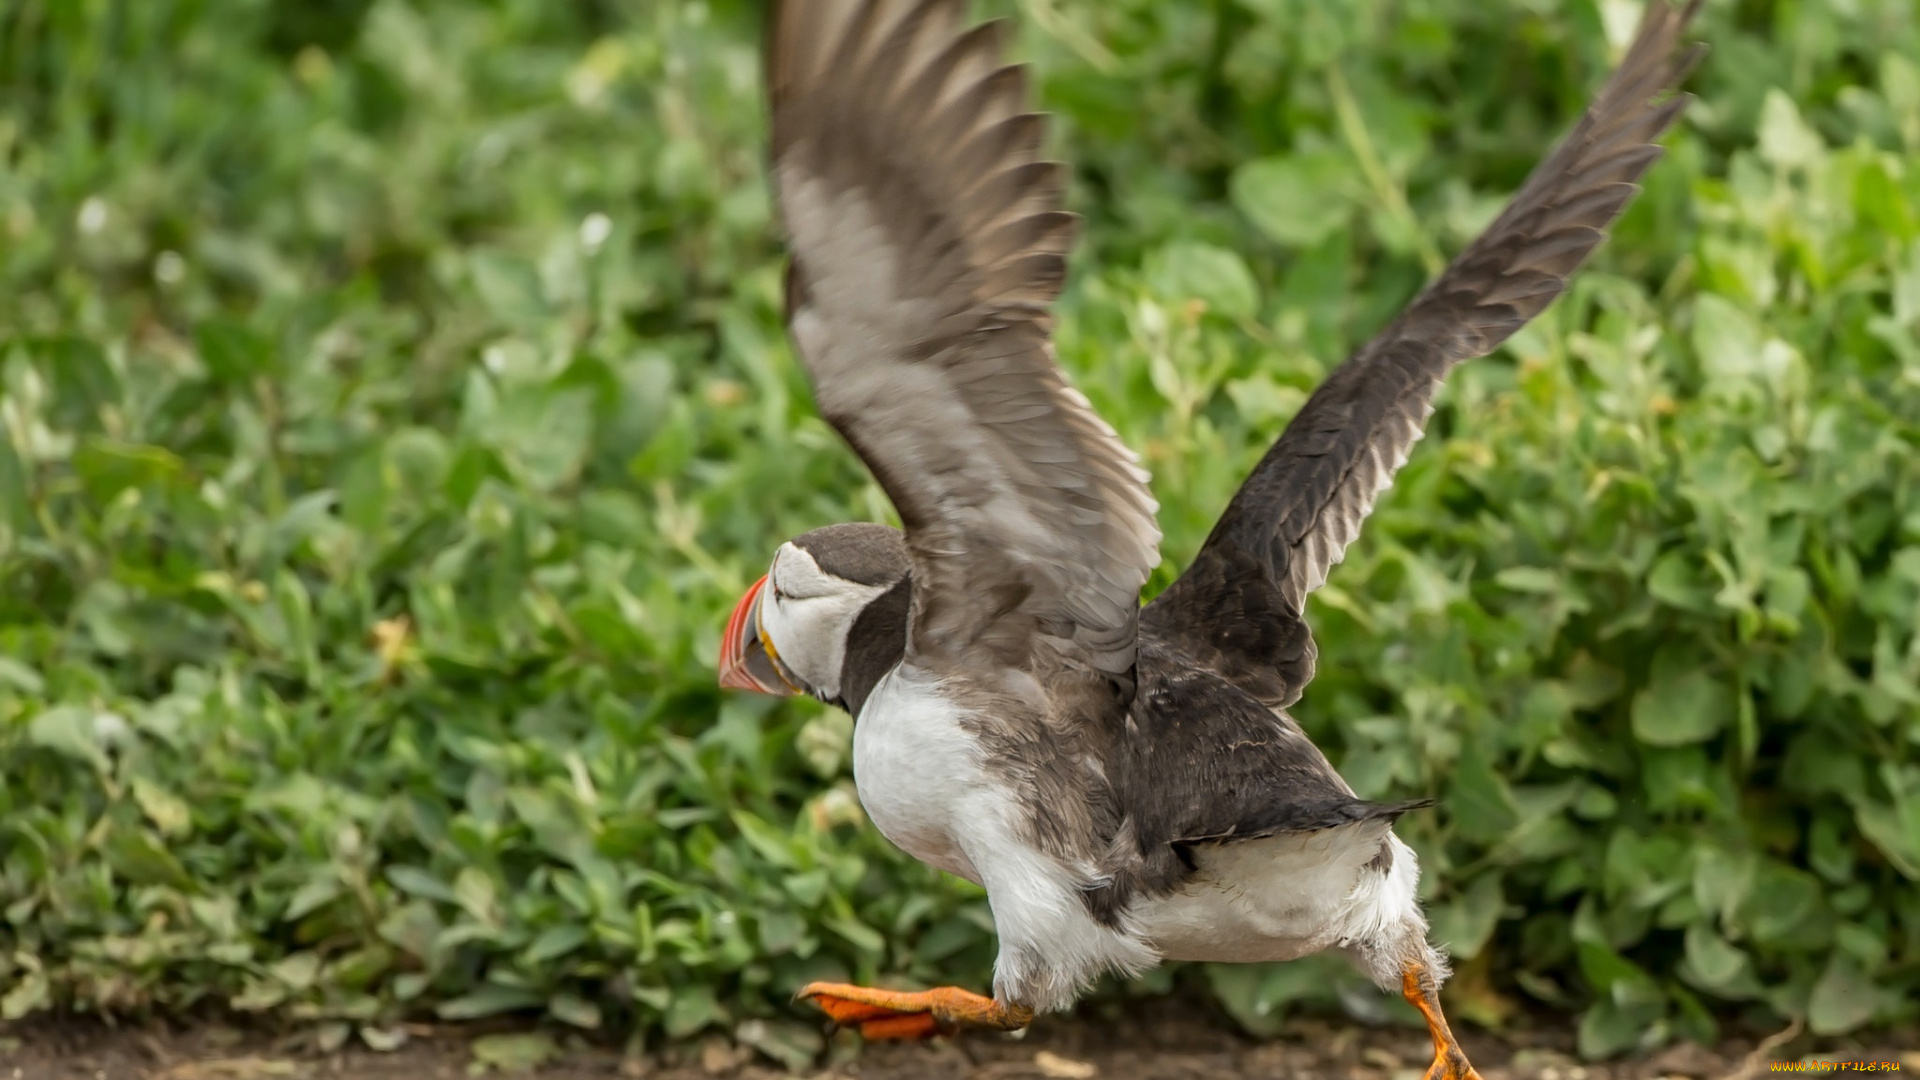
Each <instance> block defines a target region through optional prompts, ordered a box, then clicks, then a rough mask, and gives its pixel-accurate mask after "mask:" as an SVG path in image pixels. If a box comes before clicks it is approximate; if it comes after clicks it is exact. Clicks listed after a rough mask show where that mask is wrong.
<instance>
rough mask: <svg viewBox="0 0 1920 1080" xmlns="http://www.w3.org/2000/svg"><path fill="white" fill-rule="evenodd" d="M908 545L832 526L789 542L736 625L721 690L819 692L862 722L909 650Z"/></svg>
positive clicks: (727, 643)
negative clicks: (871, 699)
mask: <svg viewBox="0 0 1920 1080" xmlns="http://www.w3.org/2000/svg"><path fill="white" fill-rule="evenodd" d="M910 567H911V563H910V562H909V561H908V558H907V542H906V539H905V538H904V537H903V536H901V534H900V532H899V530H897V529H890V528H888V527H886V526H885V525H870V524H864V523H861V524H849V525H829V526H827V527H826V528H824V529H815V530H813V531H812V532H809V533H803V534H802V535H800V536H797V537H795V538H793V539H792V540H789V541H787V542H786V543H784V544H782V545H780V549H779V550H778V551H776V552H774V555H773V565H772V566H771V567H769V568H768V570H767V573H766V575H765V576H763V577H762V578H761V579H760V580H759V581H756V582H754V583H753V584H752V586H750V587H749V588H748V589H747V593H746V595H745V596H743V597H741V598H740V603H739V605H738V606H736V607H735V608H734V609H733V617H732V618H730V619H728V620H727V630H726V634H725V635H724V636H722V638H721V639H720V663H719V668H720V685H721V686H725V687H731V688H733V689H737V690H756V691H759V692H760V693H763V694H811V695H812V696H814V697H816V698H819V699H820V700H821V701H825V702H829V703H831V704H835V705H839V706H840V707H841V708H844V709H846V710H847V711H848V712H851V713H854V714H855V715H858V714H859V712H860V706H861V705H862V704H863V703H864V702H865V701H866V698H867V694H868V693H869V692H870V691H872V689H873V686H874V684H875V683H877V682H878V681H879V680H880V677H881V676H882V675H885V674H886V673H887V672H888V671H890V670H892V668H893V666H894V664H896V663H898V662H899V660H900V657H901V656H902V655H903V654H904V652H905V650H906V642H907V609H908V603H909V598H910V581H909V578H908V571H909V569H910Z"/></svg>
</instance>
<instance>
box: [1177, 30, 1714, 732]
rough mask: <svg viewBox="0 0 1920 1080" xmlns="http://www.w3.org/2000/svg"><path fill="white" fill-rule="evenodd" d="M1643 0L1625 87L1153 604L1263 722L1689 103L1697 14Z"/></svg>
mask: <svg viewBox="0 0 1920 1080" xmlns="http://www.w3.org/2000/svg"><path fill="white" fill-rule="evenodd" d="M1699 6H1700V3H1699V0H1692V2H1691V3H1689V4H1688V5H1687V6H1686V7H1685V8H1684V9H1681V8H1675V7H1673V6H1671V5H1670V4H1669V3H1668V2H1667V0H1650V3H1649V4H1648V7H1647V13H1646V15H1645V17H1644V19H1643V20H1642V22H1641V25H1640V31H1639V33H1638V35H1637V36H1636V37H1635V39H1634V41H1633V44H1632V46H1631V47H1630V48H1629V49H1628V50H1627V55H1626V58H1625V59H1624V60H1623V61H1622V62H1621V65H1620V68H1619V70H1618V71H1616V72H1614V74H1613V77H1612V78H1611V79H1610V80H1608V82H1607V85H1606V86H1605V87H1604V88H1603V89H1602V90H1601V91H1600V96H1599V98H1598V99H1597V100H1596V101H1595V102H1594V103H1593V104H1592V106H1590V107H1589V108H1588V109H1587V112H1586V115H1585V116H1584V117H1582V118H1581V120H1580V123H1579V125H1578V126H1577V127H1575V128H1574V129H1573V133H1572V134H1571V135H1569V136H1568V137H1567V139H1566V141H1565V142H1563V143H1562V144H1561V145H1560V147H1559V148H1558V149H1556V150H1555V151H1554V152H1553V154H1552V155H1551V156H1549V157H1548V158H1547V159H1546V160H1545V161H1543V162H1541V163H1540V165H1539V166H1538V167H1536V168H1535V169H1534V171H1533V175H1531V176H1529V177H1528V178H1527V182H1526V183H1525V185H1523V186H1522V187H1521V188H1520V191H1519V193H1518V194H1516V195H1515V196H1514V197H1513V201H1512V202H1510V203H1509V204H1508V205H1507V208H1506V209H1505V210H1504V211H1502V212H1501V214H1500V216H1499V217H1498V218H1496V219H1494V222H1493V224H1492V225H1490V226H1488V227H1487V230H1486V231H1485V232H1483V233H1482V234H1481V235H1480V237H1479V239H1477V240H1475V241H1474V242H1473V244H1472V245H1471V246H1469V247H1468V248H1467V250H1466V251H1464V252H1462V253H1461V254H1460V256H1459V257H1458V258H1456V259H1455V260H1454V261H1453V263H1452V264H1451V265H1449V266H1448V267H1447V268H1446V270H1445V271H1444V272H1442V273H1441V275H1440V276H1439V278H1437V279H1435V280H1434V282H1433V283H1432V284H1431V285H1429V286H1427V288H1426V290H1425V291H1423V292H1422V293H1421V294H1420V295H1419V296H1417V297H1415V298H1414V300H1413V302H1412V303H1411V304H1409V305H1408V306H1407V308H1406V310H1405V311H1403V312H1401V314H1400V316H1399V317H1398V318H1396V319H1395V320H1394V321H1393V322H1392V323H1391V324H1390V325H1388V326H1387V328H1386V329H1385V330H1383V331H1381V332H1380V334H1379V336H1377V337H1375V338H1374V339H1373V340H1372V341H1371V342H1368V343H1367V345H1366V346H1365V347H1364V348H1362V349H1361V350H1360V351H1359V352H1357V353H1355V354H1354V355H1353V356H1352V357H1350V358H1349V359H1348V360H1347V362H1346V363H1344V364H1342V365H1341V366H1340V367H1339V368H1338V369H1336V370H1335V371H1334V373H1333V374H1332V375H1330V376H1328V377H1327V380H1326V382H1324V383H1322V384H1321V385H1320V387H1319V389H1317V390H1315V391H1314V393H1313V395H1312V396H1311V397H1309V398H1308V399H1307V403H1306V404H1305V405H1304V406H1302V407H1301V409H1300V412H1299V414H1298V415H1296V416H1295V417H1294V418H1293V422H1292V423H1290V424H1289V425H1288V426H1287V429H1286V431H1285V432H1284V433H1283V434H1282V435H1281V436H1280V438H1279V440H1278V441H1277V442H1275V443H1274V445H1273V448H1272V449H1270V450H1269V451H1267V454H1266V456H1265V457H1264V458H1262V459H1261V461H1260V464H1259V465H1258V466H1256V467H1255V468H1254V470H1253V474H1252V475H1251V476H1249V477H1248V478H1247V481H1246V483H1244V484H1243V485H1241V487H1240V490H1239V492H1238V493H1237V494H1235V495H1234V497H1233V501H1232V503H1231V504H1229V505H1228V507H1227V511H1226V513H1225V514H1224V515H1222V516H1221V518H1220V521H1219V522H1218V523H1217V524H1216V525H1215V526H1214V529H1213V533H1212V535H1210V536H1209V537H1208V538H1207V542H1206V544H1205V545H1204V546H1203V547H1202V548H1201V550H1200V554H1199V555H1198V556H1197V557H1196V558H1195V559H1194V562H1193V565H1192V566H1191V567H1189V568H1188V569H1187V572H1186V573H1185V574H1184V575H1182V576H1181V578H1180V579H1179V580H1178V581H1176V582H1175V583H1174V584H1173V585H1172V586H1171V587H1169V588H1168V589H1167V591H1166V592H1164V593H1162V594H1161V595H1160V596H1158V597H1156V598H1155V599H1154V602H1153V603H1152V604H1150V605H1148V607H1147V609H1146V613H1145V615H1144V619H1145V621H1146V623H1147V625H1148V626H1149V627H1151V628H1152V631H1153V632H1154V634H1155V635H1156V636H1157V637H1160V638H1163V639H1172V640H1177V641H1179V642H1180V644H1181V645H1182V646H1183V647H1184V648H1185V649H1186V650H1187V651H1188V652H1190V653H1192V654H1194V655H1195V658H1196V659H1200V660H1203V661H1205V662H1207V663H1208V664H1209V665H1210V666H1212V667H1214V668H1215V669H1216V670H1219V671H1221V672H1223V673H1224V674H1227V675H1228V676H1229V678H1232V679H1233V680H1234V681H1235V682H1236V683H1238V684H1239V685H1241V686H1242V687H1243V688H1245V689H1247V690H1249V691H1250V692H1252V693H1254V694H1255V695H1256V696H1258V697H1260V698H1261V700H1263V701H1265V702H1266V703H1268V704H1269V705H1271V706H1275V707H1278V706H1283V705H1287V704H1291V703H1292V702H1293V701H1295V700H1296V699H1298V698H1299V696H1300V692H1301V691H1302V690H1303V689H1305V687H1306V685H1307V682H1308V681H1309V680H1310V679H1312V678H1313V664H1314V656H1315V649H1314V644H1313V638H1312V635H1311V634H1310V633H1309V632H1308V629H1307V625H1306V621H1305V617H1304V614H1303V608H1304V605H1305V603H1306V597H1307V594H1308V593H1310V592H1312V591H1313V590H1315V589H1317V588H1319V587H1320V585H1321V584H1322V583H1324V582H1325V581H1326V579H1327V571H1328V570H1329V569H1331V568H1332V566H1333V564H1335V563H1337V562H1339V561H1340V560H1341V558H1342V557H1344V555H1345V554H1346V550H1347V545H1348V544H1350V543H1352V542H1353V539H1354V537H1356V536H1358V535H1359V533H1360V525H1361V523H1362V522H1363V521H1364V520H1365V519H1366V517H1367V515H1368V513H1370V512H1371V511H1372V510H1373V504H1374V500H1375V499H1376V498H1377V497H1378V496H1379V494H1380V492H1382V491H1384V490H1385V489H1386V488H1387V487H1388V486H1389V485H1390V484H1392V482H1393V475H1394V473H1395V472H1396V471H1397V470H1398V469H1399V468H1400V466H1401V465H1403V464H1405V463H1406V460H1407V454H1408V453H1409V452H1410V451H1411V450H1412V449H1413V444H1414V443H1415V442H1417V441H1419V439H1420V436H1421V434H1422V432H1423V430H1424V428H1425V425H1426V421H1427V416H1428V415H1429V414H1430V413H1431V412H1432V411H1433V395H1434V392H1435V391H1436V390H1438V389H1439V387H1440V383H1441V380H1442V379H1444V378H1445V377H1446V375H1447V372H1449V371H1451V370H1452V369H1453V367H1454V366H1455V365H1456V364H1459V363H1460V362H1461V361H1463V360H1468V359H1471V358H1473V357H1476V356H1484V355H1485V354H1487V353H1489V352H1491V351H1493V350H1494V349H1495V348H1496V347H1498V346H1499V344H1500V343H1501V342H1503V341H1505V340H1506V339H1507V337H1508V336H1509V335H1511V334H1512V333H1513V332H1514V331H1515V330H1518V329H1519V328H1520V327H1521V326H1523V325H1525V324H1526V322H1527V320H1529V319H1531V318H1533V317H1534V316H1535V315H1538V314H1539V313H1540V312H1541V311H1542V310H1543V309H1545V308H1546V306H1547V305H1548V304H1549V303H1551V302H1552V301H1553V299H1554V297H1556V296H1558V295H1560V291H1561V289H1562V288H1564V287H1565V285H1566V281H1567V278H1568V276H1569V275H1571V274H1572V273H1573V271H1574V270H1575V268H1577V267H1578V266H1579V265H1580V263H1581V262H1582V261H1583V260H1584V259H1586V257H1587V255H1588V254H1589V253H1591V252H1592V251H1593V249H1594V248H1595V247H1596V246H1597V245H1598V244H1599V243H1600V241H1601V239H1602V238H1604V237H1605V235H1606V229H1607V227H1608V226H1609V225H1611V224H1612V223H1613V220H1614V219H1615V218H1616V217H1618V216H1619V215H1620V212H1621V211H1622V210H1624V209H1625V208H1626V205H1627V203H1628V201H1630V200H1631V199H1632V198H1633V196H1634V194H1635V193H1637V192H1638V191H1639V187H1638V185H1637V184H1636V181H1637V180H1638V179H1639V177H1640V175H1641V174H1642V173H1644V172H1645V171H1646V169H1647V167H1648V166H1649V165H1651V164H1652V163H1653V162H1654V161H1655V160H1656V159H1658V158H1659V156H1660V153H1661V150H1660V147H1659V146H1657V145H1655V144H1654V141H1653V140H1655V139H1657V138H1659V136H1660V134H1661V133H1662V132H1663V131H1665V130H1666V128H1667V127H1668V125H1670V124H1671V123H1673V120H1674V118H1675V117H1676V116H1677V115H1679V112H1680V110H1681V109H1682V108H1683V107H1684V105H1685V103H1686V99H1685V98H1684V97H1682V96H1675V97H1672V98H1669V99H1666V100H1662V98H1663V95H1665V94H1666V92H1667V91H1669V90H1671V89H1673V88H1674V87H1676V86H1677V85H1678V84H1679V83H1680V82H1681V80H1683V79H1684V78H1685V77H1686V75H1687V72H1688V71H1689V70H1691V68H1692V67H1693V65H1694V63H1695V62H1696V61H1697V59H1698V57H1699V55H1700V52H1701V49H1700V48H1699V47H1698V46H1696V47H1694V48H1692V49H1687V50H1684V51H1681V50H1679V49H1678V45H1679V38H1680V34H1681V32H1682V31H1683V30H1684V29H1685V27H1686V25H1687V22H1688V20H1690V19H1691V18H1692V17H1693V14H1694V12H1695V11H1696V10H1697V9H1698V8H1699Z"/></svg>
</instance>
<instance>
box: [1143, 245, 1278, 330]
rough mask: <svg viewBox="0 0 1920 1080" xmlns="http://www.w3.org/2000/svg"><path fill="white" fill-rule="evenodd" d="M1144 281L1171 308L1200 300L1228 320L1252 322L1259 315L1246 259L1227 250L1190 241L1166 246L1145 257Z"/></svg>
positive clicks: (1258, 303) (1253, 285) (1256, 287)
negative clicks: (1145, 280) (1248, 320)
mask: <svg viewBox="0 0 1920 1080" xmlns="http://www.w3.org/2000/svg"><path fill="white" fill-rule="evenodd" d="M1147 281H1148V283H1149V284H1150V286H1151V287H1152V288H1153V289H1154V291H1156V292H1157V293H1159V294H1160V296H1161V298H1162V299H1164V300H1166V301H1169V302H1170V304H1171V305H1172V306H1178V305H1179V304H1180V303H1181V302H1182V301H1184V300H1199V301H1201V302H1202V303H1204V304H1206V306H1207V309H1208V310H1209V311H1214V312H1218V313H1219V314H1221V315H1224V316H1226V317H1227V318H1229V319H1251V318H1253V317H1254V315H1255V314H1257V313H1258V308H1259V305H1260V293H1259V288H1258V286H1256V285H1255V284H1254V281H1253V273H1252V272H1251V271H1249V270H1248V269H1247V263H1246V260H1244V259H1242V258H1241V257H1240V256H1239V255H1238V254H1237V253H1235V252H1232V251H1229V250H1227V249H1226V248H1221V247H1215V246H1213V245H1212V244H1202V243H1198V242H1195V241H1191V240H1181V241H1176V242H1174V243H1171V244H1168V245H1166V246H1165V247H1162V248H1161V249H1159V250H1158V251H1156V252H1154V253H1153V254H1152V255H1151V256H1149V257H1148V259H1147Z"/></svg>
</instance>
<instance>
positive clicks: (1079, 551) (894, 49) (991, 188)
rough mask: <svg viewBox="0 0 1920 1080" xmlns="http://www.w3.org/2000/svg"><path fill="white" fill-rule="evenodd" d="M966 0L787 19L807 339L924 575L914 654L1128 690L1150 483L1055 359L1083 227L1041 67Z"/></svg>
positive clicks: (862, 7)
mask: <svg viewBox="0 0 1920 1080" xmlns="http://www.w3.org/2000/svg"><path fill="white" fill-rule="evenodd" d="M963 9H964V4H963V3H962V2H961V0H863V2H860V3H840V4H815V3H799V2H792V0H789V2H785V3H776V4H775V5H774V7H773V12H772V33H771V35H770V39H769V40H770V47H769V66H768V85H769V91H770V94H771V98H772V107H773V173H774V184H775V188H776V191H777V194H778V198H779V205H780V209H781V213H782V217H783V219H784V221H785V223H786V227H787V232H788V235H789V238H790V246H791V250H792V256H793V259H792V264H791V267H790V269H789V277H788V312H787V315H788V327H789V330H790V333H791V335H792V338H793V341H794V344H795V346H796V348H797V351H798V352H799V355H800V359H801V361H802V363H803V364H804V365H805V367H806V369H807V372H808V374H809V376H810V377H811V379H812V381H813V386H814V396H815V399H816V401H817V403H818V405H819V407H820V411H821V414H822V415H823V416H824V417H825V418H826V419H827V421H828V422H829V423H831V424H833V426H834V427H835V428H837V429H838V430H839V431H840V433H841V434H842V435H843V436H844V437H845V438H846V440H847V442H848V443H849V444H850V445H851V446H852V447H853V448H854V450H855V451H856V452H857V453H858V454H859V455H860V456H861V458H862V459H864V460H865V461H866V463H867V466H868V468H870V469H871V470H872V471H873V473H874V476H875V477H876V478H877V479H878V480H879V481H880V484H881V486H882V487H884V488H885V489H886V492H887V495H888V497H889V498H891V499H892V500H893V503H894V506H895V508H896V509H898V510H899V512H900V517H901V520H902V522H903V523H904V524H905V526H906V531H907V543H908V547H909V549H910V552H911V555H912V559H913V567H914V569H913V609H912V610H913V614H912V634H911V641H910V643H909V656H910V658H914V659H917V660H919V661H921V662H923V663H931V664H935V665H939V664H941V663H945V664H950V665H959V664H961V663H962V662H963V658H964V662H965V663H966V664H967V665H968V666H969V667H972V668H975V669H977V668H978V667H979V666H981V665H983V664H990V663H999V664H1001V665H1005V666H1011V667H1021V668H1030V667H1031V666H1032V665H1033V664H1034V663H1035V662H1036V659H1035V658H1036V656H1037V655H1038V654H1037V653H1036V650H1037V649H1043V650H1046V651H1047V652H1049V653H1050V654H1051V655H1052V656H1053V657H1055V658H1058V659H1060V660H1064V661H1065V662H1066V663H1067V664H1068V665H1069V666H1077V667H1079V668H1082V669H1085V670H1088V671H1091V672H1094V673H1097V674H1100V675H1104V676H1111V677H1113V678H1115V679H1117V680H1122V681H1124V680H1125V679H1126V678H1127V677H1128V675H1129V673H1130V672H1131V670H1132V667H1133V661H1134V648H1135V646H1134V639H1135V634H1136V630H1137V623H1138V617H1139V590H1140V586H1141V585H1142V584H1144V583H1145V581H1146V577H1147V574H1148V573H1149V572H1150V571H1151V570H1152V568H1153V566H1154V564H1155V563H1156V562H1157V561H1158V543H1159V538H1160V534H1159V529H1158V528H1157V527H1156V525H1155V522H1154V515H1155V513H1156V511H1157V509H1158V508H1157V506H1156V505H1155V503H1154V501H1153V499H1152V497H1151V495H1150V494H1149V493H1148V491H1147V486H1146V475H1145V473H1144V472H1142V471H1141V469H1140V467H1139V465H1138V464H1137V461H1136V459H1135V458H1134V456H1133V455H1132V453H1130V452H1129V451H1128V450H1127V449H1126V447H1125V446H1124V445H1122V444H1121V442H1120V440H1119V438H1118V437H1117V436H1116V435H1115V434H1114V432H1113V429H1112V428H1111V427H1109V426H1107V424H1106V423H1104V422H1103V421H1102V420H1101V419H1100V418H1099V417H1098V416H1097V415H1095V414H1094V412H1093V410H1092V408H1091V406H1089V404H1088V403H1087V399H1086V398H1085V396H1083V395H1082V394H1080V393H1079V392H1078V391H1077V390H1075V389H1074V388H1073V387H1072V386H1071V385H1069V384H1068V382H1067V380H1066V378H1065V376H1064V375H1062V374H1061V372H1060V370H1059V368H1058V366H1057V365H1056V364H1055V363H1054V358H1053V344H1052V340H1051V331H1052V322H1051V317H1050V315H1049V314H1048V306H1049V305H1050V304H1051V303H1052V302H1053V300H1054V298H1055V297H1056V296H1057V295H1058V294H1059V291H1060V288H1061V286H1062V284H1063V283H1064V281H1065V278H1066V266H1067V262H1066V260H1067V255H1068V253H1069V251H1070V250H1071V248H1072V245H1073V239H1074V234H1075V232H1076V230H1077V227H1078V219H1077V218H1076V217H1075V216H1074V215H1072V214H1069V213H1067V212H1066V211H1065V210H1064V209H1062V206H1061V202H1062V196H1063V193H1064V190H1065V186H1066V181H1065V172H1064V169H1063V168H1062V167H1061V166H1060V165H1058V164H1056V163H1053V162H1049V161H1044V160H1041V159H1040V157H1039V153H1040V146H1041V143H1042V140H1043V138H1044V125H1043V122H1042V120H1041V118H1040V117H1039V116H1037V115H1035V114H1034V113H1032V112H1030V111H1029V110H1028V107H1027V91H1026V77H1025V73H1024V71H1023V69H1021V68H1019V67H1012V66H1007V65H1006V64H1004V63H1003V62H1002V59H1001V49H1000V43H1001V37H1002V30H1001V27H1000V24H997V23H987V24H984V25H981V26H978V27H974V28H972V29H968V28H966V27H965V25H964V19H963V14H964V11H963Z"/></svg>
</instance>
